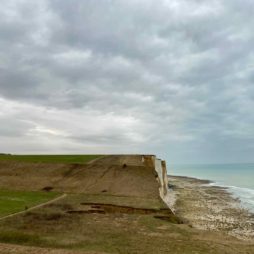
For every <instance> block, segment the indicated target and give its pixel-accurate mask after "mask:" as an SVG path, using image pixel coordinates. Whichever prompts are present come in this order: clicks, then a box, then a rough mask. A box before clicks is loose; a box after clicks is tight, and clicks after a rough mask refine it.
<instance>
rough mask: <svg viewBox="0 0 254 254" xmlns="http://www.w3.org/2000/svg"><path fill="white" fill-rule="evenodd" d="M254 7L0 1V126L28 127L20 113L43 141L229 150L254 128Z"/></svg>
mask: <svg viewBox="0 0 254 254" xmlns="http://www.w3.org/2000/svg"><path fill="white" fill-rule="evenodd" d="M252 9H253V3H252V2H251V1H248V0H244V1H240V0H233V1H226V0H225V1H215V0H214V1H196V0H191V1H187V0H186V1H185V0H184V1H179V2H178V3H177V4H176V5H174V4H173V2H171V1H167V0H161V1H159V2H158V1H154V0H146V1H122V0H121V1H116V0H105V1H97V0H88V1H78V0H73V1H67V0H66V1H65V0H61V1H60V0H53V1H47V0H42V1H36V2H35V1H32V0H24V1H16V0H12V1H7V0H6V1H3V3H2V8H1V11H0V12H1V13H0V14H1V17H0V102H2V101H4V102H5V103H7V104H9V105H12V104H13V103H14V104H15V110H16V111H15V112H16V113H15V114H14V115H11V116H10V118H8V119H9V120H6V121H8V122H9V123H10V128H9V132H8V128H6V125H5V127H3V126H4V125H2V128H0V135H2V136H6V137H7V136H13V137H21V136H22V133H23V136H25V134H26V133H27V131H28V129H29V128H30V127H31V126H30V127H29V126H23V123H22V124H21V123H20V122H19V123H16V122H15V121H14V120H13V119H14V118H15V117H17V116H18V117H19V119H23V120H27V121H28V122H29V121H30V122H32V123H33V126H32V127H31V129H32V132H31V131H30V132H29V135H32V137H33V135H34V137H35V140H36V139H37V138H39V137H40V138H41V139H43V140H44V145H43V148H42V149H43V150H45V149H46V147H47V142H49V141H48V139H49V136H50V135H51V136H50V137H51V140H52V143H50V145H51V147H54V149H56V150H57V149H59V150H61V149H63V150H64V149H67V147H68V145H69V147H70V149H71V150H79V149H82V146H81V144H83V143H84V144H85V143H87V144H89V145H92V144H94V145H98V146H99V144H103V145H105V146H106V145H107V147H109V146H110V143H112V144H118V145H119V146H122V147H126V151H127V150H128V144H130V143H131V144H135V146H136V149H137V151H141V152H143V151H149V152H152V153H156V152H157V151H158V152H159V153H161V154H164V153H165V152H164V151H167V156H168V157H169V158H170V159H173V160H181V158H184V159H186V160H189V161H197V160H199V159H200V153H204V154H206V156H204V158H205V160H206V161H209V151H210V150H212V151H213V153H214V155H213V156H211V160H216V156H217V159H218V160H221V156H222V155H223V154H225V155H226V153H227V156H228V157H229V155H230V154H232V155H233V154H235V153H236V151H234V150H232V149H230V144H234V145H237V144H239V145H241V146H244V144H245V143H246V137H248V138H250V139H251V138H252V137H253V135H254V133H253V131H252V126H253V124H254V119H253V116H252V113H251V112H252V108H253V106H254V105H253V104H254V103H253V97H254V90H253V88H252V83H253V75H252V72H253V71H252V69H253V53H254V52H253V46H252V45H253V44H254V35H253V33H252V28H253V25H254V18H253V17H252V15H251V10H252ZM1 98H2V101H1ZM18 105H20V107H21V108H22V110H21V111H19V110H17V109H16V108H18V107H19V106H18ZM24 105H25V106H24ZM0 106H1V105H0ZM23 107H25V109H23ZM3 108H4V107H2V109H1V111H2V115H3V116H4V117H6V115H7V114H8V112H9V111H10V110H13V109H11V108H8V110H5V109H3ZM1 111H0V112H1ZM30 111H35V112H37V111H38V113H37V115H35V114H31V113H30ZM44 111H45V112H46V113H44ZM44 114H45V115H44ZM93 114H95V115H96V117H95V118H96V123H95V124H94V125H101V129H99V130H96V131H94V130H93V129H96V126H94V127H93V126H90V125H89V124H88V123H87V121H88V120H87V119H89V121H92V120H91V118H90V117H91V116H93ZM21 115H22V117H20V116H21ZM0 116H1V115H0ZM72 116H73V120H72V121H73V123H72V124H69V122H68V120H69V118H71V117H72ZM78 116H80V117H78ZM105 116H106V120H105V118H104V117H105ZM124 117H126V118H127V120H126V119H125V118H124ZM2 119H3V118H2ZM113 119H117V122H114V126H112V125H110V124H109V123H110V122H111V123H112V121H113ZM1 121H2V120H1ZM125 121H127V123H128V124H129V125H128V124H126V123H125ZM128 121H130V122H128ZM60 123H61V124H60ZM86 125H87V126H88V127H87V128H88V129H85V128H84V126H86ZM15 126H16V127H17V128H16V127H15ZM36 126H37V129H36ZM61 131H62V132H63V133H62V132H61ZM79 131H83V132H85V131H86V132H87V133H85V134H83V133H79ZM58 132H59V133H62V134H54V133H58ZM8 133H9V134H8ZM246 133H247V134H246ZM36 135H37V136H36ZM54 140H55V141H54ZM18 142H19V141H18V140H17V143H18ZM54 142H55V143H54ZM223 142H224V143H225V144H226V145H225V146H223V144H222V143H223ZM206 143H209V147H211V149H210V148H209V149H210V150H209V149H208V147H207V148H206ZM66 144H68V145H66ZM227 144H229V145H227ZM17 146H18V145H17ZM13 147H15V143H13ZM30 147H33V149H34V148H35V147H36V144H32V143H31V144H30ZM63 147H64V148H63ZM216 147H221V150H222V151H220V152H218V153H220V154H216ZM246 147H247V144H246ZM192 149H193V151H191V152H190V150H192ZM213 149H214V150H213ZM223 149H224V150H225V152H224V153H223ZM239 149H240V148H239ZM241 149H242V148H241ZM249 149H253V148H249ZM28 150H29V147H28V148H27V149H26V151H28ZM36 150H37V151H39V150H40V149H39V147H37V149H36ZM219 150H220V149H218V151H219ZM226 150H227V151H226ZM236 150H237V149H236ZM243 150H244V149H243ZM112 151H114V148H112ZM123 151H124V149H123ZM239 151H240V150H239ZM241 151H242V150H241ZM169 154H172V155H169ZM241 154H242V155H241V156H242V158H245V159H246V156H245V155H243V153H241ZM248 154H250V153H248ZM228 157H227V158H228ZM239 159H240V157H239ZM228 160H229V158H228Z"/></svg>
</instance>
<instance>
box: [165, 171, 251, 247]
mask: <svg viewBox="0 0 254 254" xmlns="http://www.w3.org/2000/svg"><path fill="white" fill-rule="evenodd" d="M209 183H211V182H210V181H208V180H200V179H196V178H189V177H182V176H169V189H170V191H169V199H171V200H173V203H172V202H171V204H170V206H171V207H172V209H173V210H174V212H175V213H176V214H177V215H178V216H180V217H181V218H183V220H185V221H186V222H187V223H188V224H190V226H192V227H194V228H197V229H201V230H209V231H220V232H223V233H225V234H228V235H231V236H234V237H236V238H238V239H242V240H246V241H250V242H254V240H253V239H254V214H253V213H251V212H250V211H248V210H246V209H244V208H243V207H241V203H240V200H239V199H236V198H234V197H233V196H232V195H231V194H230V193H229V192H228V191H227V188H224V187H219V186H213V185H209Z"/></svg>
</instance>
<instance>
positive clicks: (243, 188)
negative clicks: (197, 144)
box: [167, 163, 254, 213]
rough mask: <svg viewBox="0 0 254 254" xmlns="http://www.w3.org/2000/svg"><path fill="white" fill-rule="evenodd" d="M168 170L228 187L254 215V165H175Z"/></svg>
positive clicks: (168, 166) (174, 173)
mask: <svg viewBox="0 0 254 254" xmlns="http://www.w3.org/2000/svg"><path fill="white" fill-rule="evenodd" d="M167 168H168V174H169V175H177V176H188V177H194V178H198V179H205V180H210V181H212V183H211V185H215V186H221V187H226V188H227V190H228V191H229V192H230V193H231V194H232V195H233V196H234V197H236V198H239V199H240V201H241V205H242V207H244V208H246V209H248V210H249V211H251V212H252V213H254V163H248V164H247V163H245V164H240V163H239V164H173V165H167Z"/></svg>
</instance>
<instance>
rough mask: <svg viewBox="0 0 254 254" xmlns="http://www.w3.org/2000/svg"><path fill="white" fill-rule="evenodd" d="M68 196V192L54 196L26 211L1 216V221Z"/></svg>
mask: <svg viewBox="0 0 254 254" xmlns="http://www.w3.org/2000/svg"><path fill="white" fill-rule="evenodd" d="M66 196H67V194H66V193H65V194H63V195H61V196H59V197H57V198H54V199H51V200H49V201H47V202H45V203H41V204H39V205H36V206H33V207H30V208H28V209H26V210H24V211H21V212H17V213H12V214H9V215H7V216H4V217H1V218H0V221H1V220H5V219H7V218H11V217H13V216H16V215H19V214H23V213H26V212H29V211H32V210H35V209H37V208H40V207H43V206H45V205H49V204H52V203H54V202H56V201H58V200H61V199H63V198H65V197H66ZM0 253H1V252H0Z"/></svg>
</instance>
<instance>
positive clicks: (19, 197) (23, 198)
mask: <svg viewBox="0 0 254 254" xmlns="http://www.w3.org/2000/svg"><path fill="white" fill-rule="evenodd" d="M58 195H59V194H58V193H55V192H40V191H9V190H0V218H1V217H4V216H6V215H9V214H13V213H17V212H21V211H24V210H25V209H28V208H30V207H32V206H35V205H38V204H41V203H44V202H47V201H49V200H51V199H53V198H55V197H57V196H58Z"/></svg>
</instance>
